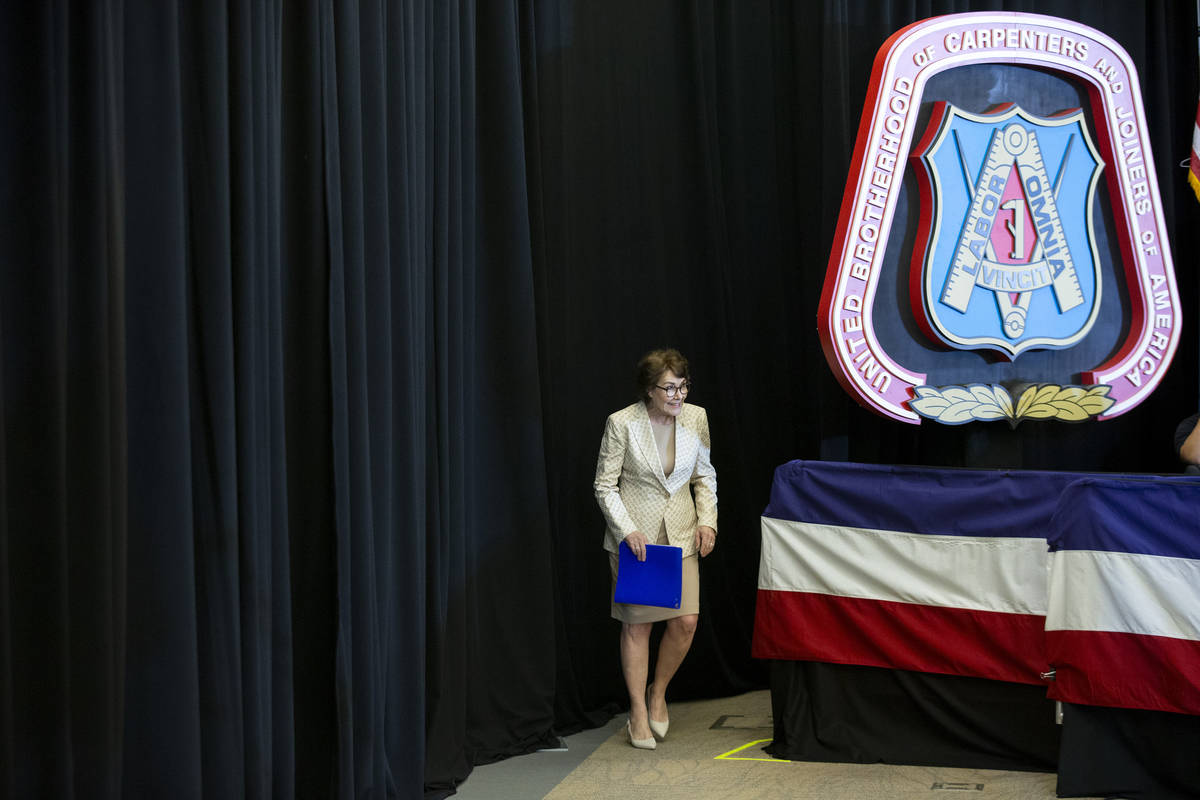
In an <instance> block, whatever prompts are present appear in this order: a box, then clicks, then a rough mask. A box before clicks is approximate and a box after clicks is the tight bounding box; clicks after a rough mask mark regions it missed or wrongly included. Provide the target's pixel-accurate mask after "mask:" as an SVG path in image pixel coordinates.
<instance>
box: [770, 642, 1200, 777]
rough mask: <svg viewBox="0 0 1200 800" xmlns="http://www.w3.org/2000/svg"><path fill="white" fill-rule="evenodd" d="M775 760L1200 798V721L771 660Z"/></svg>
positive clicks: (963, 681) (1008, 687)
mask: <svg viewBox="0 0 1200 800" xmlns="http://www.w3.org/2000/svg"><path fill="white" fill-rule="evenodd" d="M770 680H771V711H772V714H773V716H774V728H775V738H774V741H773V742H772V743H771V744H770V745H768V746H767V747H766V748H764V750H766V752H768V753H769V754H771V755H772V756H774V757H776V758H786V759H791V760H795V761H832V762H846V763H855V764H873V763H886V764H913V765H922V766H943V767H973V768H978V769H1004V770H1024V771H1036V772H1057V774H1058V786H1057V793H1058V796H1059V797H1106V798H1108V797H1120V798H1130V800H1200V717H1194V716H1188V715H1184V714H1167V713H1163V712H1157V711H1135V710H1131V709H1122V708H1099V707H1094V706H1075V705H1070V704H1064V708H1063V724H1062V725H1058V724H1057V723H1056V722H1055V704H1054V702H1053V701H1052V700H1048V699H1047V698H1046V690H1045V688H1044V687H1042V686H1032V685H1025V684H1015V683H1004V682H1001V681H989V680H982V679H978V678H962V677H956V676H952V675H933V674H929V673H922V672H906V671H903V670H890V669H880V668H877V667H860V666H851V665H843V664H821V663H814V662H807V661H772V662H771V670H770Z"/></svg>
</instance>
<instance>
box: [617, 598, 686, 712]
mask: <svg viewBox="0 0 1200 800" xmlns="http://www.w3.org/2000/svg"><path fill="white" fill-rule="evenodd" d="M699 620H700V617H699V616H698V615H696V614H688V615H686V616H682V617H674V618H672V619H669V620H667V631H666V633H664V634H663V638H662V642H660V643H659V645H658V663H656V664H655V665H654V683H653V684H651V686H650V693H649V694H650V697H649V702H650V708H649V714H650V718H651V719H653V720H654V721H655V722H666V721H667V684H669V683H670V682H671V678H674V677H675V672H676V670H678V669H679V665H680V664H682V663H683V658H684V656H686V655H687V654H688V650H689V649H691V646H692V638H693V637H694V636H695V635H696V623H697V622H699ZM631 691H632V690H631Z"/></svg>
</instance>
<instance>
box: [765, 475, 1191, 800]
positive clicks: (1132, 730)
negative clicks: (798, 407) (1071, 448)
mask: <svg viewBox="0 0 1200 800" xmlns="http://www.w3.org/2000/svg"><path fill="white" fill-rule="evenodd" d="M753 647H754V655H755V656H756V657H758V658H764V659H770V660H771V661H772V665H771V691H772V705H773V709H774V715H775V741H774V742H773V744H772V746H771V748H770V751H771V752H772V753H773V754H775V755H777V756H780V757H788V758H801V759H814V760H836V761H854V762H872V761H886V762H891V763H908V764H935V765H947V766H971V767H982V768H996V769H1035V770H1047V771H1057V772H1058V776H1059V794H1060V796H1080V795H1088V794H1090V795H1098V794H1099V795H1103V794H1111V793H1125V794H1127V795H1129V796H1136V792H1137V791H1138V790H1139V787H1143V788H1144V789H1145V791H1149V792H1151V794H1149V795H1146V796H1154V797H1172V796H1178V797H1188V796H1195V794H1194V792H1196V791H1197V788H1196V787H1200V767H1198V766H1197V759H1196V758H1195V756H1194V744H1195V742H1197V741H1200V716H1197V715H1200V481H1198V480H1196V479H1191V478H1175V477H1155V476H1116V475H1094V474H1082V473H1067V472H1047V471H1031V470H1012V471H998V470H952V469H934V468H923V467H896V466H878V465H865V464H847V463H831V462H814V461H794V462H789V463H788V464H784V465H782V466H781V467H779V468H778V470H777V471H776V475H775V480H774V484H773V486H772V491H771V499H770V503H769V505H768V507H767V509H766V510H765V511H764V513H763V518H762V556H761V562H760V570H759V587H758V601H757V609H756V616H755V631H754V645H753ZM1055 701H1059V702H1060V703H1061V705H1058V706H1056V703H1055ZM1060 709H1061V710H1062V712H1063V713H1062V715H1061V725H1059V724H1057V723H1058V715H1057V714H1056V711H1058V710H1060ZM1184 742H1186V745H1184V744H1183V743H1184ZM1185 749H1186V753H1185V752H1184V750H1185Z"/></svg>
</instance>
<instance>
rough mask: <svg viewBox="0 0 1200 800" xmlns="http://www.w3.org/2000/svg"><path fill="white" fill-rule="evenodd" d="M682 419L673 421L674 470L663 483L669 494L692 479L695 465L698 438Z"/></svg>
mask: <svg viewBox="0 0 1200 800" xmlns="http://www.w3.org/2000/svg"><path fill="white" fill-rule="evenodd" d="M685 408H686V406H685ZM683 417H684V415H682V414H681V415H680V416H679V418H678V419H676V420H675V469H674V470H672V471H671V475H670V477H668V478H667V479H666V480H665V481H664V483H665V485H666V487H667V490H668V491H670V492H671V494H675V492H677V491H679V490H680V489H681V488H683V485H684V484H685V483H687V482H688V481H689V480H691V479H692V465H693V464H695V463H696V452H697V448H699V446H700V437H699V436H697V435H696V434H695V433H694V432H693V431H692V429H691V428H689V427H688V426H687V425H684V424H683ZM660 472H661V469H660Z"/></svg>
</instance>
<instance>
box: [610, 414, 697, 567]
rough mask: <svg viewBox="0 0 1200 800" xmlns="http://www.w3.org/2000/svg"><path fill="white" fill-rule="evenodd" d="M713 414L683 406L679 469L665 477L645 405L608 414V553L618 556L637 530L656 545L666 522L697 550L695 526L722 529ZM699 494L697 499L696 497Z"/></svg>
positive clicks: (678, 539) (676, 540)
mask: <svg viewBox="0 0 1200 800" xmlns="http://www.w3.org/2000/svg"><path fill="white" fill-rule="evenodd" d="M711 447H712V444H711V442H710V440H709V436H708V414H706V413H705V411H704V409H703V408H701V407H700V406H693V405H689V404H687V403H684V405H683V409H682V410H681V411H680V413H679V416H678V417H676V418H675V468H674V469H673V470H672V471H671V474H670V475H664V474H663V468H662V464H661V463H660V461H659V458H658V447H657V445H655V443H654V431H653V430H651V428H650V414H649V412H648V411H647V410H646V404H645V403H634V404H633V405H631V406H628V407H626V408H623V409H621V410H620V411H618V412H616V413H615V414H612V415H610V416H609V418H608V421H607V422H606V423H605V424H604V438H603V439H602V440H601V441H600V456H599V458H598V459H597V460H596V480H595V483H594V484H593V488H594V489H595V490H596V501H597V502H599V503H600V510H601V511H602V512H603V513H604V520H605V522H606V523H607V526H606V529H605V531H604V549H605V550H608V551H609V552H612V553H615V552H617V547H618V546H619V545H620V544H621V540H622V539H624V538H625V537H626V536H628V535H629V534H631V533H633V532H634V531H641V533H642V534H643V535H644V536H645V537H646V539H647V540H649V541H650V542H651V543H652V544H653V543H654V542H655V541H657V539H658V530H659V526H660V525H661V524H662V523H664V522H665V523H666V527H667V539H668V540H669V541H670V543H671V544H673V545H675V546H676V547H682V548H683V555H684V557H685V558H686V557H687V556H690V555H692V554H693V553H695V552H696V535H695V534H696V528H697V527H698V526H700V525H707V526H709V527H710V528H712V529H713V530H714V531H715V530H716V529H717V471H716V470H715V469H713V465H712V460H711V455H710V450H711ZM693 495H694V497H693Z"/></svg>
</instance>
